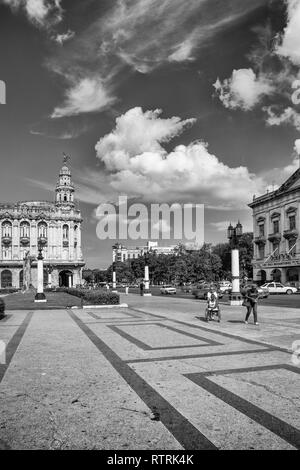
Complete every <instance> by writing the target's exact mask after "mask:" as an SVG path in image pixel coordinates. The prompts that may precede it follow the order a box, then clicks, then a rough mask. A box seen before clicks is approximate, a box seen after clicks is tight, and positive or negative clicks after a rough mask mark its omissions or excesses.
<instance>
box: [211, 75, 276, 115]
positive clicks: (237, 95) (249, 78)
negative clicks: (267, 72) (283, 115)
mask: <svg viewBox="0 0 300 470" xmlns="http://www.w3.org/2000/svg"><path fill="white" fill-rule="evenodd" d="M213 86H214V88H215V89H216V92H217V94H218V96H219V99H220V100H221V102H222V103H223V105H224V106H225V107H226V108H229V109H237V108H241V109H243V110H245V111H248V110H250V109H252V108H253V107H254V106H255V105H256V104H258V103H259V102H260V100H261V98H262V97H263V96H265V95H270V94H272V93H273V92H274V86H273V85H272V84H271V82H270V80H269V79H268V78H267V77H266V76H264V75H258V76H256V74H255V73H254V71H253V70H252V69H251V68H249V69H239V70H233V72H232V76H231V78H227V79H225V80H224V81H223V82H221V81H220V80H219V78H218V79H217V81H216V82H215V83H214V85H213Z"/></svg>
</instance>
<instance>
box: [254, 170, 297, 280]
mask: <svg viewBox="0 0 300 470" xmlns="http://www.w3.org/2000/svg"><path fill="white" fill-rule="evenodd" d="M249 207H251V208H252V211H253V233H254V259H253V278H254V280H256V281H259V282H261V283H263V282H265V281H275V282H276V281H277V282H283V283H285V282H293V283H295V284H296V285H297V286H298V285H299V280H300V238H299V228H300V168H299V169H298V170H297V171H295V172H294V173H293V175H292V176H291V177H290V178H288V180H287V181H286V182H285V183H283V184H282V185H281V186H280V188H278V189H277V190H276V191H272V192H269V193H267V194H265V195H263V196H260V197H257V198H255V197H254V198H253V202H252V203H251V204H249Z"/></svg>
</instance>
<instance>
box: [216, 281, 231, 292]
mask: <svg viewBox="0 0 300 470" xmlns="http://www.w3.org/2000/svg"><path fill="white" fill-rule="evenodd" d="M231 289H232V283H231V282H230V281H221V282H219V290H220V291H221V292H223V293H226V292H229V291H230V290H231Z"/></svg>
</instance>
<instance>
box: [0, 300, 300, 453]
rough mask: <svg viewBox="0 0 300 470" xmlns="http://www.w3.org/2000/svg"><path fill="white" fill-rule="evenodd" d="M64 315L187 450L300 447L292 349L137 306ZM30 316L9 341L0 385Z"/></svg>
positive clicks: (0, 369)
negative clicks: (176, 318) (169, 316)
mask: <svg viewBox="0 0 300 470" xmlns="http://www.w3.org/2000/svg"><path fill="white" fill-rule="evenodd" d="M66 312H67V313H68V315H69V316H70V318H71V319H72V321H73V322H75V324H76V325H77V327H78V328H79V329H80V330H81V331H82V333H83V334H84V335H86V337H87V338H88V340H89V341H90V342H92V343H93V344H94V346H95V347H96V348H97V349H98V350H99V351H100V352H101V354H102V355H103V356H104V357H105V358H106V359H107V361H109V363H110V365H111V366H112V367H113V368H114V369H115V370H116V371H117V372H118V374H119V375H120V376H121V377H122V378H123V379H124V380H125V381H126V383H127V384H128V386H129V387H131V389H132V390H133V391H134V392H135V393H136V394H137V395H138V396H139V397H140V398H141V399H142V400H143V401H144V403H145V404H146V405H147V407H148V408H149V409H150V410H151V411H152V413H153V414H154V415H155V416H156V417H157V419H159V420H160V421H161V423H162V424H163V425H164V426H165V427H166V428H167V429H168V430H169V432H170V433H171V434H172V435H173V436H174V437H175V439H176V440H177V441H178V443H179V444H180V446H181V447H182V448H184V449H187V450H188V449H190V450H202V449H227V448H228V449H230V448H231V449H239V448H241V449H243V448H245V442H247V444H250V448H251V445H252V447H253V448H255V449H258V448H262V449H299V448H300V431H299V398H298V395H299V384H300V376H299V372H300V369H299V368H298V367H296V366H293V365H292V364H291V354H290V352H289V351H288V350H287V349H285V348H281V347H275V346H270V345H268V344H265V343H263V342H260V341H256V340H252V339H247V338H244V337H239V336H236V335H231V334H230V333H226V332H223V331H220V330H217V329H212V328H210V327H208V326H204V325H201V323H200V322H199V324H194V323H191V322H184V321H179V320H175V319H173V320H172V319H170V318H166V317H164V316H160V315H158V314H153V313H149V312H146V311H143V310H140V309H136V308H126V309H121V308H120V309H118V311H116V310H109V309H107V310H106V309H103V310H101V311H99V310H98V311H96V310H94V311H93V310H92V309H91V310H83V311H82V310H80V311H79V310H77V311H76V310H67V311H66ZM33 314H34V313H33V312H29V313H27V315H26V316H25V318H24V321H23V322H22V324H21V325H20V326H19V327H18V328H17V330H16V332H15V333H14V335H13V336H12V338H10V340H9V341H8V344H7V350H6V364H2V365H1V364H0V382H1V380H2V379H3V377H4V374H5V372H6V371H7V369H8V368H9V365H10V363H11V361H12V359H13V356H14V353H15V351H16V349H17V348H18V346H19V344H20V342H21V341H22V338H23V336H24V334H25V331H26V329H27V328H28V326H29V324H30V321H31V319H32V316H33ZM9 318H10V315H7V316H6V317H5V319H4V320H2V321H1V322H0V325H1V326H5V325H4V322H5V321H7V320H8V319H9ZM287 384H288V386H287ZM297 405H298V408H297ZM247 448H249V446H248V447H247Z"/></svg>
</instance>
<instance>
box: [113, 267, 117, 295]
mask: <svg viewBox="0 0 300 470" xmlns="http://www.w3.org/2000/svg"><path fill="white" fill-rule="evenodd" d="M112 292H117V274H116V271H113V278H112Z"/></svg>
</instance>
